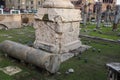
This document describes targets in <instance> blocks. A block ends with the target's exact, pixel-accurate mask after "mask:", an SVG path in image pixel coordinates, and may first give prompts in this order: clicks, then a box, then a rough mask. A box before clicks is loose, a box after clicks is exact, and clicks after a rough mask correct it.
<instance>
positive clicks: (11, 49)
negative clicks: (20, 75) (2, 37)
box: [0, 40, 60, 73]
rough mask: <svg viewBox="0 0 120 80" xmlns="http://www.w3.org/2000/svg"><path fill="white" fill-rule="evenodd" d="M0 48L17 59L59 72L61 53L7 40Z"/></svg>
mask: <svg viewBox="0 0 120 80" xmlns="http://www.w3.org/2000/svg"><path fill="white" fill-rule="evenodd" d="M0 50H1V51H3V52H5V53H7V54H8V55H9V56H12V57H14V58H16V59H20V60H24V61H25V62H28V63H31V64H34V65H36V66H38V67H41V68H44V69H46V70H47V71H49V72H50V73H55V72H57V71H58V69H59V66H60V57H59V55H57V54H51V53H49V52H45V51H43V50H38V49H34V48H32V47H28V46H25V45H22V44H19V43H16V42H13V41H9V40H6V41H4V42H2V43H1V44H0Z"/></svg>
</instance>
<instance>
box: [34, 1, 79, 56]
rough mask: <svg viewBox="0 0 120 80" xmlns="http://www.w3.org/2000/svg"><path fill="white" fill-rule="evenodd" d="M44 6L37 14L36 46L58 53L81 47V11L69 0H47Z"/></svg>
mask: <svg viewBox="0 0 120 80" xmlns="http://www.w3.org/2000/svg"><path fill="white" fill-rule="evenodd" d="M58 3H59V4H58ZM62 3H64V4H62ZM53 4H54V5H53ZM43 7H44V8H39V10H38V13H37V14H36V15H35V23H34V28H35V36H36V38H35V41H34V47H35V48H39V49H43V50H46V51H48V52H52V53H56V54H59V53H66V52H69V51H70V50H74V49H76V48H79V47H80V46H81V41H80V40H79V38H78V36H79V31H80V29H79V26H80V20H81V16H80V11H79V10H77V9H74V6H73V5H72V4H71V2H70V1H69V0H46V1H45V3H44V4H43ZM73 12H74V13H73Z"/></svg>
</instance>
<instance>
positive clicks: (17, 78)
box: [0, 27, 120, 80]
mask: <svg viewBox="0 0 120 80" xmlns="http://www.w3.org/2000/svg"><path fill="white" fill-rule="evenodd" d="M34 37H35V36H34V29H33V28H32V27H24V28H22V29H12V30H7V31H2V30H1V31H0V42H2V41H4V40H6V39H9V40H13V41H16V42H20V43H23V44H29V43H30V42H33V41H34ZM82 42H83V44H87V45H90V46H92V48H91V49H89V50H87V51H85V52H84V53H82V56H81V57H79V56H78V57H74V58H71V59H70V60H68V61H66V62H64V63H62V64H61V67H60V70H59V72H60V73H61V74H54V75H51V74H49V73H48V72H47V71H45V70H43V69H39V68H35V67H31V66H30V65H25V64H22V63H20V62H19V61H17V60H15V59H12V58H6V57H4V56H3V54H4V53H2V52H0V68H2V67H6V66H18V67H20V68H21V69H22V72H20V73H18V74H16V75H14V76H9V75H7V74H5V73H3V72H2V71H0V80H106V78H107V68H106V66H105V64H106V63H108V62H120V49H119V48H120V45H117V44H110V43H103V42H97V41H90V40H87V39H82ZM93 48H95V49H96V50H95V51H94V52H93ZM98 49H100V52H98ZM86 60H87V62H86ZM69 68H73V69H74V70H75V72H74V73H72V74H65V72H66V71H67V70H68V69H69Z"/></svg>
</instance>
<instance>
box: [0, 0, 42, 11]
mask: <svg viewBox="0 0 120 80" xmlns="http://www.w3.org/2000/svg"><path fill="white" fill-rule="evenodd" d="M43 2H44V0H0V6H4V7H6V8H15V9H34V10H37V9H38V8H39V7H41V6H42V3H43Z"/></svg>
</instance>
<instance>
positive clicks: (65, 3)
mask: <svg viewBox="0 0 120 80" xmlns="http://www.w3.org/2000/svg"><path fill="white" fill-rule="evenodd" d="M43 7H44V8H74V6H73V4H72V3H71V2H70V1H69V0H46V1H45V2H44V4H43Z"/></svg>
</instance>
